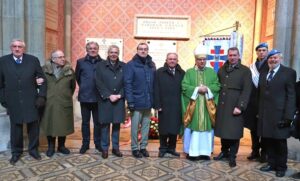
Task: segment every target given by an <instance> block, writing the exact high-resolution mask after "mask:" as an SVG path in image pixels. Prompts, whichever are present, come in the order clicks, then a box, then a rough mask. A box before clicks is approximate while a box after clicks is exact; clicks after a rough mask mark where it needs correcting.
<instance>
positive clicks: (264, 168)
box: [259, 164, 275, 172]
mask: <svg viewBox="0 0 300 181" xmlns="http://www.w3.org/2000/svg"><path fill="white" fill-rule="evenodd" d="M259 170H260V171H263V172H269V171H272V170H275V169H274V168H273V167H272V166H271V165H269V164H267V165H264V166H262V167H260V169H259Z"/></svg>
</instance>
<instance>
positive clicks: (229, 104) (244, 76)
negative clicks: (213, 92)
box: [214, 47, 252, 167]
mask: <svg viewBox="0 0 300 181" xmlns="http://www.w3.org/2000/svg"><path fill="white" fill-rule="evenodd" d="M227 56H228V60H227V62H226V63H225V64H224V66H223V67H222V68H221V69H219V71H218V77H219V81H220V84H221V91H220V94H219V103H218V107H217V119H216V126H215V135H216V136H217V137H220V138H221V145H222V147H221V153H220V154H219V155H218V156H217V157H214V160H221V159H223V158H228V157H229V166H230V167H235V166H236V161H235V158H236V154H237V152H238V149H239V142H240V138H242V137H243V128H244V120H243V116H242V114H243V112H244V111H245V109H246V107H247V104H248V101H249V98H250V94H251V88H252V82H251V72H250V70H249V68H248V67H246V66H244V65H242V64H241V60H240V54H239V50H238V49H237V48H236V47H232V48H229V49H228V55H227Z"/></svg>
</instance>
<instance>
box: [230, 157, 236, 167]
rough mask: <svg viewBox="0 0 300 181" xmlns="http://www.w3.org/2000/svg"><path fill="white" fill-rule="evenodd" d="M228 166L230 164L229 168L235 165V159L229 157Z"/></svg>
mask: <svg viewBox="0 0 300 181" xmlns="http://www.w3.org/2000/svg"><path fill="white" fill-rule="evenodd" d="M229 166H230V167H231V168H232V167H235V166H236V161H235V159H230V160H229Z"/></svg>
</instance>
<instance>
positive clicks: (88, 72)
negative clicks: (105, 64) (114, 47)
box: [75, 41, 102, 154]
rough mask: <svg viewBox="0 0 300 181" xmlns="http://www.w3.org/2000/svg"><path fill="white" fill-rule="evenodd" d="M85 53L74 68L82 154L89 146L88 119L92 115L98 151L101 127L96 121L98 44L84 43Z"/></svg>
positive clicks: (80, 151) (99, 149)
mask: <svg viewBox="0 0 300 181" xmlns="http://www.w3.org/2000/svg"><path fill="white" fill-rule="evenodd" d="M86 52H87V55H86V56H85V57H83V58H80V59H79V60H77V65H76V69H75V75H76V80H77V83H78V86H79V93H78V101H79V102H80V107H81V117H82V124H81V133H82V146H81V148H80V150H79V153H81V154H84V153H85V152H86V151H87V150H88V149H89V148H90V120H91V115H93V122H94V144H95V147H96V149H97V150H98V151H100V152H101V151H102V149H101V127H100V123H99V121H98V100H99V99H100V96H99V95H98V91H97V88H96V82H95V71H96V66H97V65H98V64H99V63H100V62H101V61H102V59H101V57H100V56H99V55H98V52H99V45H98V43H97V42H94V41H91V42H88V43H87V44H86Z"/></svg>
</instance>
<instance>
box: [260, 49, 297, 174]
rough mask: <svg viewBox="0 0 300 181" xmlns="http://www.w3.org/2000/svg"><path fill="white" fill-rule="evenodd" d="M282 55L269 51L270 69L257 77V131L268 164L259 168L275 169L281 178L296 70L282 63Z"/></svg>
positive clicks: (292, 108)
mask: <svg viewBox="0 0 300 181" xmlns="http://www.w3.org/2000/svg"><path fill="white" fill-rule="evenodd" d="M282 60H283V58H282V54H281V53H280V52H279V51H277V50H272V51H270V52H269V54H268V66H269V71H268V72H263V73H262V74H261V75H260V77H259V114H258V117H259V118H258V127H257V134H258V136H261V137H262V138H264V141H265V145H266V149H267V155H268V164H266V165H264V166H262V167H261V168H260V170H261V171H271V170H275V171H276V176H277V177H283V176H284V175H285V171H286V169H287V154H288V151H287V138H289V137H290V123H291V121H292V120H293V118H294V114H295V111H296V91H295V82H296V71H295V70H293V69H291V68H288V67H285V66H283V65H282V64H281V61H282Z"/></svg>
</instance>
